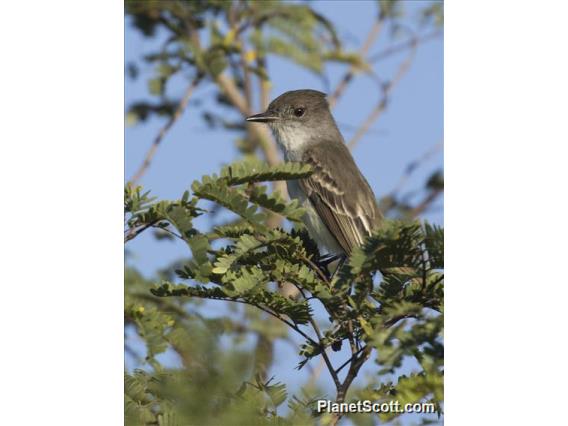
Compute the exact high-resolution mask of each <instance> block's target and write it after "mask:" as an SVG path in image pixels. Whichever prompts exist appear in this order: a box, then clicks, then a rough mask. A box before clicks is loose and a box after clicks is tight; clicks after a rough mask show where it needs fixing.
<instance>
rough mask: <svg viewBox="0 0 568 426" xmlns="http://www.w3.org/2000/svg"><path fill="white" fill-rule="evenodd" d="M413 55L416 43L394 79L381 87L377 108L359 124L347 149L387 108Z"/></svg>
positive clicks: (357, 140) (353, 144) (353, 145)
mask: <svg viewBox="0 0 568 426" xmlns="http://www.w3.org/2000/svg"><path fill="white" fill-rule="evenodd" d="M415 54H416V43H415V44H414V48H413V49H412V51H411V52H410V54H409V55H408V57H407V58H406V59H405V60H404V61H403V62H402V63H401V64H400V66H399V68H398V70H397V72H396V74H395V76H394V78H393V79H392V80H391V81H390V82H388V83H387V84H386V85H385V86H384V87H383V95H382V98H381V100H380V101H379V103H378V104H377V106H376V107H375V108H373V110H372V111H371V112H370V113H369V115H368V116H367V118H366V119H365V121H364V122H363V123H362V124H361V126H360V127H359V129H358V130H357V132H356V133H355V135H354V136H353V137H352V138H351V140H350V141H349V143H348V144H347V146H348V147H349V149H353V148H354V147H355V145H356V144H357V142H359V140H360V139H361V138H362V137H363V136H364V135H365V133H367V131H368V130H369V128H370V127H371V125H372V124H373V123H374V122H375V121H376V120H377V119H378V118H379V117H380V116H381V114H382V113H383V112H384V110H385V108H386V106H387V101H388V97H389V95H390V92H391V91H392V89H393V88H394V87H395V86H396V85H397V84H398V83H399V82H400V80H401V79H402V77H403V76H404V74H406V72H407V71H408V69H409V68H410V65H411V64H412V60H413V59H414V56H415Z"/></svg>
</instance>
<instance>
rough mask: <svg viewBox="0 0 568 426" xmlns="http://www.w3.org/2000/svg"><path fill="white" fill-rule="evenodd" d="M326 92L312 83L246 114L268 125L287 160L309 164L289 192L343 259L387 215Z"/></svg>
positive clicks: (316, 234)
mask: <svg viewBox="0 0 568 426" xmlns="http://www.w3.org/2000/svg"><path fill="white" fill-rule="evenodd" d="M326 96H327V95H326V94H325V93H323V92H320V91H317V90H312V89H302V90H293V91H288V92H285V93H283V94H282V95H280V96H278V97H277V98H276V99H274V100H273V101H272V102H271V103H270V104H269V105H268V108H267V109H266V111H264V112H262V113H260V114H255V115H251V116H249V117H247V118H246V120H247V121H248V122H252V123H265V124H267V125H268V126H269V127H270V130H271V131H272V134H273V135H274V138H275V140H276V143H277V145H278V147H279V148H280V150H281V151H282V154H283V156H284V160H285V161H287V162H300V163H303V164H308V165H310V166H311V168H312V170H313V173H312V174H311V175H310V176H309V177H306V178H303V179H297V180H289V181H287V187H288V194H289V196H290V198H291V199H296V200H298V201H299V203H300V205H301V206H302V207H304V209H305V211H306V213H305V214H304V216H303V218H302V220H303V222H304V224H305V225H306V228H307V231H308V233H309V235H310V237H311V238H312V239H313V240H314V241H315V242H316V244H317V245H318V248H320V250H321V249H323V250H324V251H325V252H327V253H328V255H330V256H332V257H333V256H335V258H340V257H341V258H343V259H344V260H345V258H347V257H348V256H350V255H351V253H352V252H353V250H354V249H355V248H356V247H359V246H361V245H362V244H363V243H364V241H365V239H366V237H368V236H369V235H371V234H372V232H373V231H374V230H376V229H377V228H378V227H379V226H380V225H381V223H382V221H383V216H382V214H381V211H380V210H379V208H378V206H377V202H376V198H375V194H374V193H373V190H372V189H371V186H370V185H369V183H368V182H367V180H366V179H365V177H364V176H363V174H362V173H361V171H360V170H359V168H358V167H357V164H356V163H355V160H354V159H353V156H352V155H351V153H350V151H349V149H348V148H347V146H346V144H345V140H344V139H343V136H342V135H341V132H340V131H339V129H338V127H337V124H336V122H335V120H334V118H333V115H332V114H331V111H330V106H329V103H328V101H327V98H326Z"/></svg>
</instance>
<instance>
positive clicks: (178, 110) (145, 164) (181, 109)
mask: <svg viewBox="0 0 568 426" xmlns="http://www.w3.org/2000/svg"><path fill="white" fill-rule="evenodd" d="M201 78H202V75H201V74H198V75H197V76H196V77H195V78H194V79H193V81H192V82H191V84H190V85H189V87H188V88H187V89H186V91H185V93H184V95H183V96H182V98H181V100H180V101H179V103H178V106H177V107H176V110H175V111H174V114H173V115H172V116H171V118H170V119H169V120H168V122H167V123H166V124H165V125H164V127H162V128H161V129H160V131H159V132H158V134H157V136H156V138H155V139H154V142H153V143H152V146H151V147H150V149H149V150H148V152H147V153H146V157H145V158H144V161H143V163H142V164H141V165H140V167H139V168H138V170H137V171H136V173H134V176H132V178H131V179H130V182H136V181H138V180H140V178H141V177H142V176H143V175H144V174H145V173H146V171H147V170H148V167H150V163H151V162H152V159H153V158H154V155H156V151H157V150H158V146H159V145H160V143H161V142H162V140H163V139H164V136H166V133H168V131H169V130H170V129H171V127H172V126H173V125H174V124H175V123H176V121H178V119H179V118H180V117H181V115H182V114H183V112H184V111H185V109H186V107H187V104H188V103H189V99H190V98H191V95H192V94H193V91H194V89H195V88H196V87H197V85H198V84H199V82H200V81H201Z"/></svg>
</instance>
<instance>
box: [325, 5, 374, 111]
mask: <svg viewBox="0 0 568 426" xmlns="http://www.w3.org/2000/svg"><path fill="white" fill-rule="evenodd" d="M383 24H384V18H383V17H382V16H379V18H378V19H377V20H376V21H375V23H374V24H373V26H372V27H371V30H370V31H369V34H367V38H366V40H365V42H364V43H363V45H362V46H361V49H360V50H359V55H360V56H361V57H362V58H364V57H365V56H366V55H367V52H368V51H369V49H370V48H371V46H373V44H374V43H375V41H376V40H377V37H378V36H379V34H380V32H381V29H382V28H383ZM356 71H357V66H356V65H351V67H350V68H349V70H348V71H347V73H345V75H344V76H343V78H342V79H341V80H340V81H339V84H338V85H337V87H336V88H335V90H334V91H333V93H332V95H331V96H329V97H328V99H327V100H328V102H329V106H330V107H331V108H333V107H334V106H335V104H336V103H337V101H338V100H339V98H340V97H341V95H342V94H343V92H344V91H345V89H346V88H347V85H348V84H349V83H350V82H351V80H352V79H353V77H354V76H355V72H356Z"/></svg>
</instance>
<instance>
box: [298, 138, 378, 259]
mask: <svg viewBox="0 0 568 426" xmlns="http://www.w3.org/2000/svg"><path fill="white" fill-rule="evenodd" d="M302 162H304V163H307V164H310V165H311V166H312V168H313V169H314V173H313V174H312V175H311V176H310V177H308V178H306V179H302V180H300V182H299V183H300V187H301V188H302V190H303V191H304V193H305V194H306V196H307V197H308V199H309V200H310V202H311V203H312V205H313V207H314V208H315V210H316V211H317V213H318V215H319V216H320V218H321V220H322V221H323V223H324V224H325V226H326V227H327V229H328V230H329V232H330V233H331V234H332V235H333V236H334V237H335V239H336V240H337V242H338V243H339V245H340V246H341V248H342V249H343V250H344V251H345V253H346V254H348V255H349V254H351V252H352V250H353V248H355V247H357V246H360V245H361V244H363V241H364V239H365V237H367V236H368V235H370V234H371V232H372V231H373V229H375V228H376V227H378V226H379V224H380V222H381V220H382V215H381V213H380V211H379V209H378V207H377V204H376V201H375V195H374V194H373V191H372V189H371V187H370V186H369V184H368V183H367V181H366V180H365V178H364V177H363V175H362V174H361V172H360V171H359V169H358V167H357V166H356V164H355V161H354V160H353V157H352V156H351V153H350V152H349V150H348V149H347V147H346V146H345V145H344V144H343V143H341V147H339V148H338V147H337V144H333V145H332V144H330V143H319V144H317V145H316V146H314V147H311V148H309V149H308V150H306V152H305V153H304V155H303V158H302ZM330 169H331V170H333V171H334V172H333V173H331V172H330Z"/></svg>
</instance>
